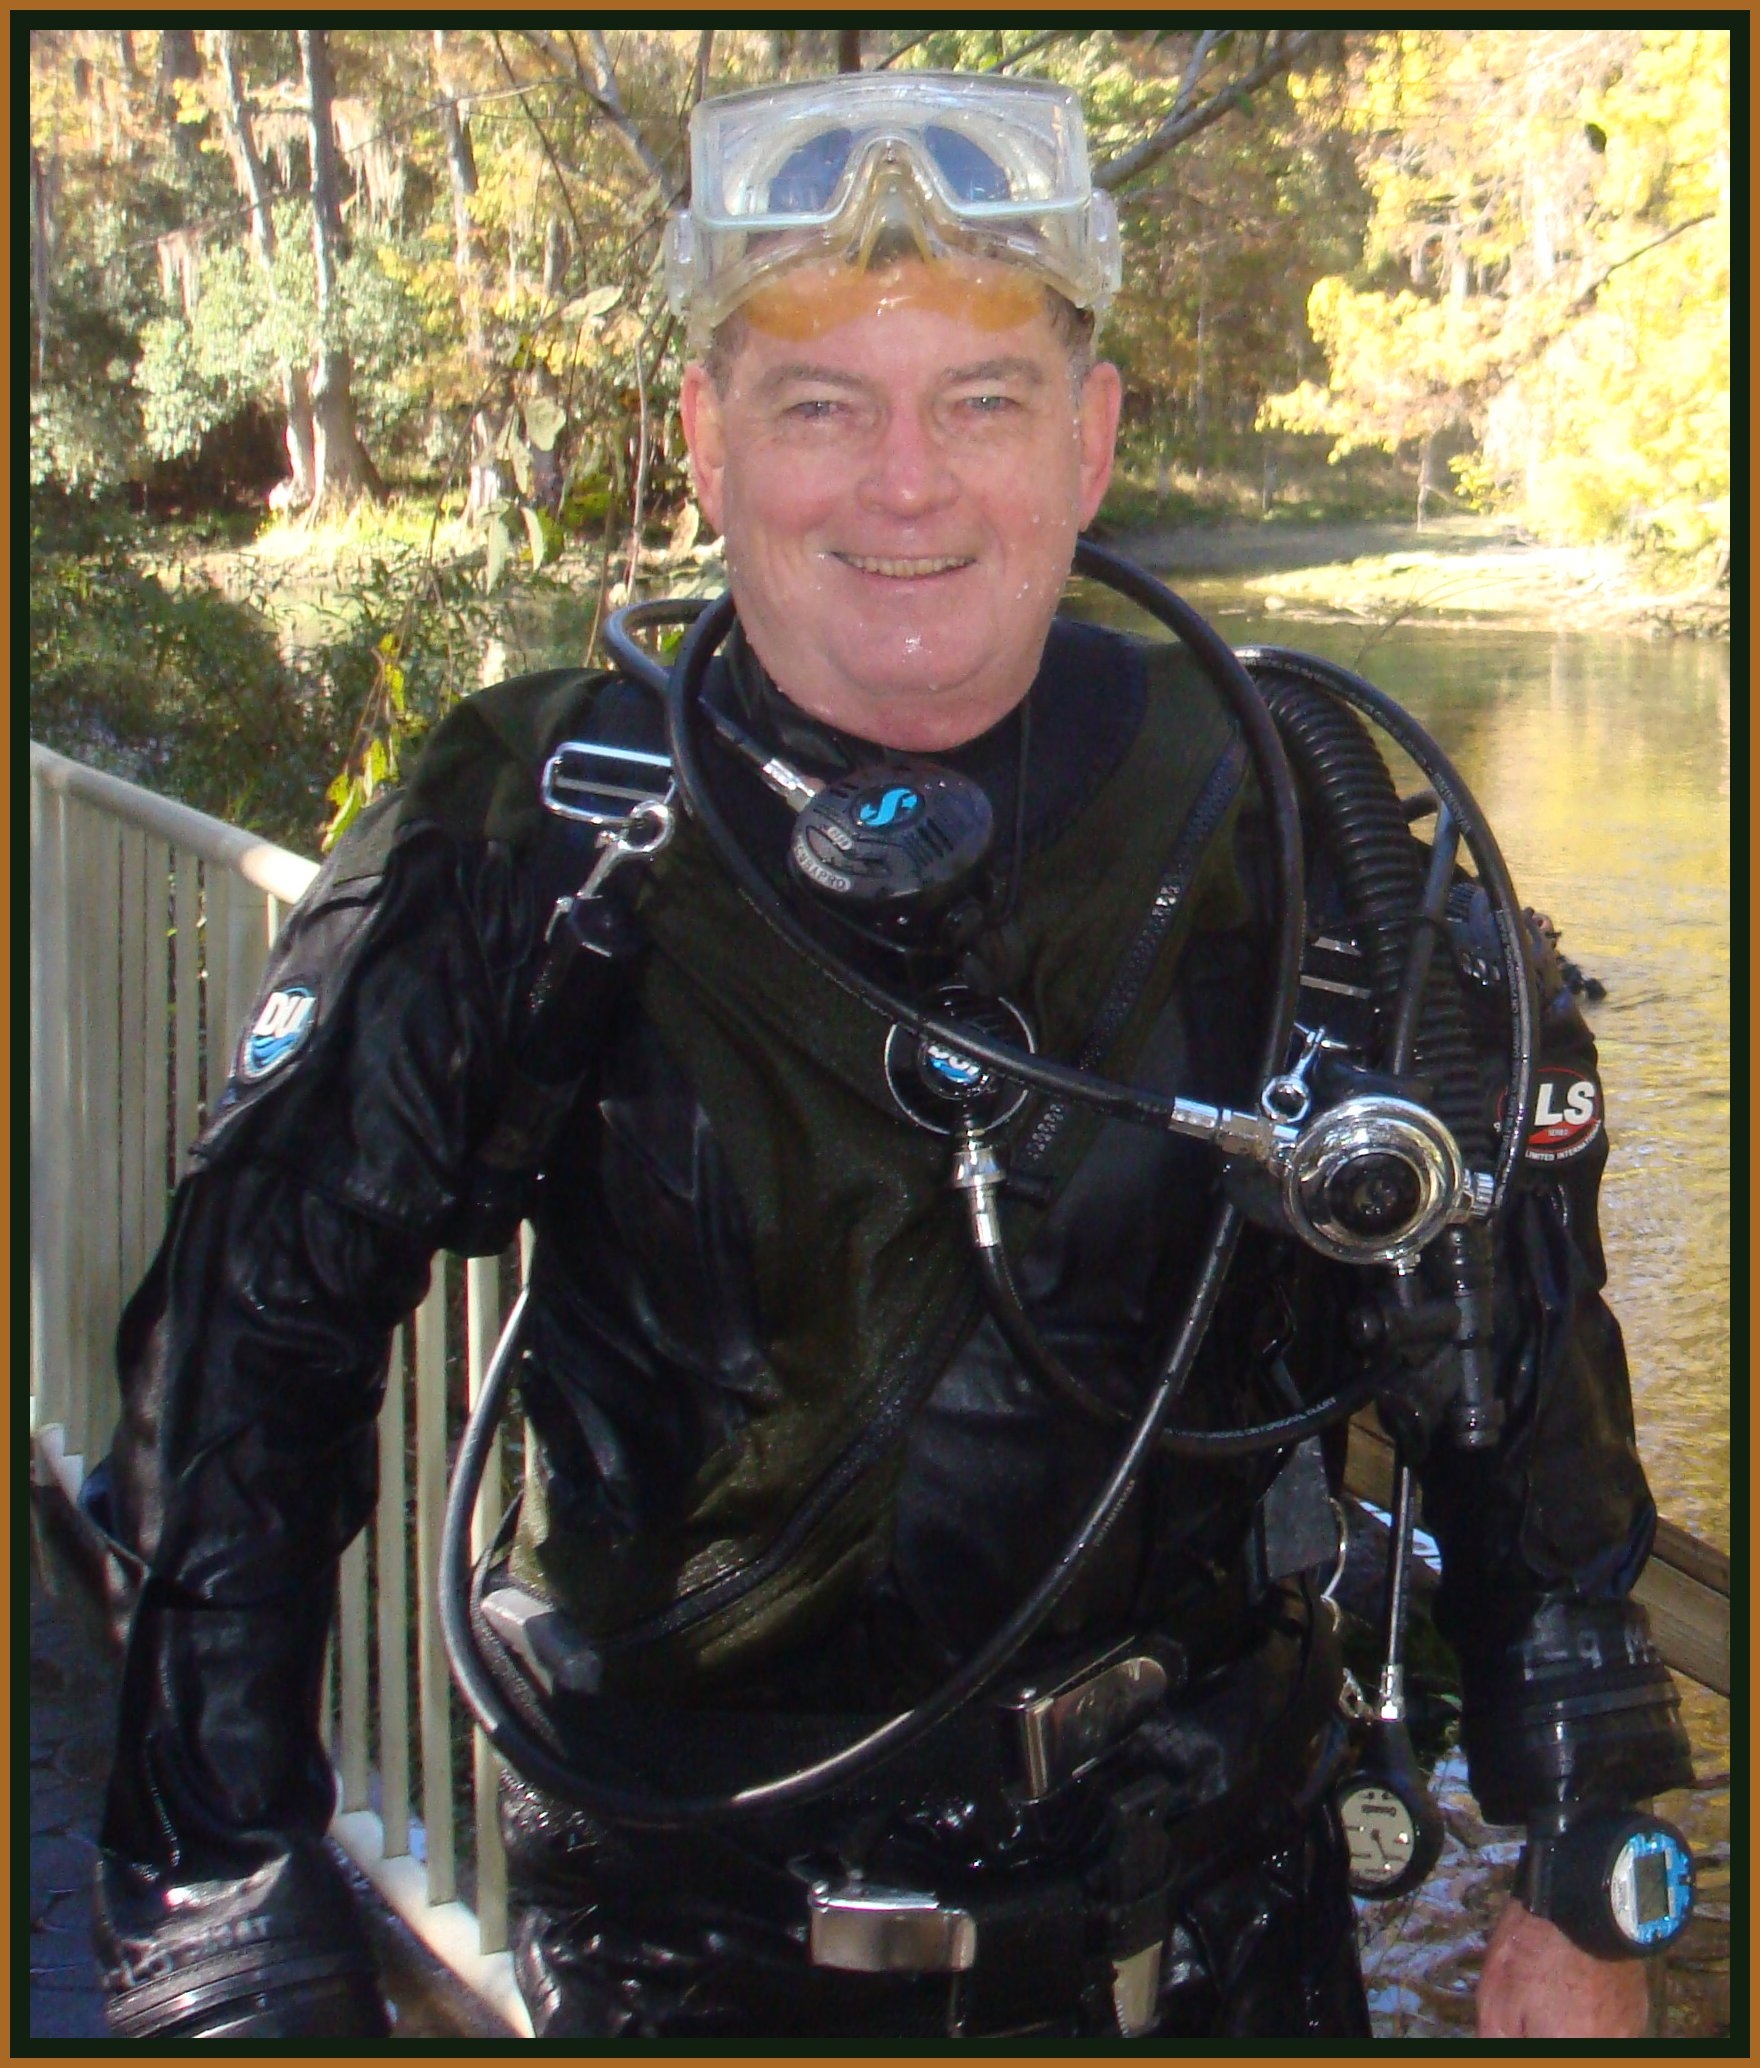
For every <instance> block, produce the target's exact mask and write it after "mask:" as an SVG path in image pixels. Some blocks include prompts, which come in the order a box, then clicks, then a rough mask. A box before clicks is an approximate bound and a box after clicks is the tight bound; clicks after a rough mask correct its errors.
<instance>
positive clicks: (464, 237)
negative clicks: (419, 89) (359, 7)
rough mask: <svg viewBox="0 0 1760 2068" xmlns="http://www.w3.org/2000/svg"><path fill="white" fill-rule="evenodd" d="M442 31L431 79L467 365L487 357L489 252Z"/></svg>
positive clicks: (437, 35) (474, 163)
mask: <svg viewBox="0 0 1760 2068" xmlns="http://www.w3.org/2000/svg"><path fill="white" fill-rule="evenodd" d="M445 51H446V31H445V30H444V29H436V30H435V31H434V83H435V85H436V87H437V88H438V89H439V98H440V130H441V134H442V135H443V136H444V137H445V139H446V164H447V169H448V171H449V173H450V174H451V178H452V264H453V271H454V273H455V275H456V277H457V280H458V307H459V314H460V315H461V316H462V317H463V318H464V332H465V348H466V350H467V351H468V352H469V354H470V359H471V364H472V365H473V366H475V367H478V368H481V367H482V366H483V365H484V364H485V362H486V360H487V358H488V346H487V343H486V341H485V338H484V333H483V307H484V304H485V303H486V302H487V301H488V299H489V295H490V280H489V254H488V252H487V250H486V249H485V248H484V245H483V233H482V231H481V230H480V229H478V227H477V223H476V218H475V217H474V215H473V214H472V212H471V202H472V200H473V198H474V197H475V195H476V191H477V158H476V153H475V152H474V151H473V150H472V149H471V133H470V130H469V128H468V127H467V126H466V123H465V119H464V117H463V116H462V115H461V114H460V113H459V111H458V100H457V95H456V90H455V88H454V85H453V82H452V80H451V79H450V78H449V76H448V74H447V70H446V64H445Z"/></svg>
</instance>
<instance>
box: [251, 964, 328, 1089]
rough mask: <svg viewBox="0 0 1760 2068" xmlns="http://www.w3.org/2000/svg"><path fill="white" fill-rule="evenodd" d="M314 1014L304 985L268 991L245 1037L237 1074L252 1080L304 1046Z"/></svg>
mask: <svg viewBox="0 0 1760 2068" xmlns="http://www.w3.org/2000/svg"><path fill="white" fill-rule="evenodd" d="M317 1012H318V1000H317V995H316V993H315V992H313V991H311V990H310V989H309V988H308V987H307V986H306V985H304V984H282V985H281V986H280V987H279V988H278V989H276V990H274V991H271V992H270V993H269V995H268V997H267V998H265V999H264V1000H263V1004H262V1009H261V1011H259V1012H258V1014H257V1017H256V1019H255V1020H254V1021H253V1022H252V1024H251V1030H250V1032H249V1033H248V1034H247V1035H246V1036H245V1040H244V1049H243V1052H242V1053H241V1054H240V1056H239V1065H238V1067H239V1075H240V1076H241V1077H247V1078H250V1079H253V1080H254V1079H256V1078H258V1077H267V1076H268V1074H269V1072H270V1071H271V1070H276V1069H279V1068H280V1066H281V1065H282V1064H283V1063H285V1062H286V1061H287V1059H288V1057H289V1056H291V1055H293V1054H294V1053H295V1052H296V1051H297V1050H298V1049H299V1048H300V1047H302V1046H303V1045H304V1042H305V1038H306V1036H307V1035H308V1034H309V1033H310V1032H311V1031H312V1023H313V1021H314V1020H315V1019H316V1018H317Z"/></svg>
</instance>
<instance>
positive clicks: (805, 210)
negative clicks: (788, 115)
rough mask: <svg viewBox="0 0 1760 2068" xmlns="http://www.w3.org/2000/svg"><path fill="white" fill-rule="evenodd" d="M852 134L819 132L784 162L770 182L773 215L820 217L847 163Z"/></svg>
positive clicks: (829, 204)
mask: <svg viewBox="0 0 1760 2068" xmlns="http://www.w3.org/2000/svg"><path fill="white" fill-rule="evenodd" d="M850 142H851V132H850V131H849V130H847V129H822V130H821V131H820V132H819V134H818V135H817V136H816V137H814V138H812V140H811V141H810V142H808V143H804V144H802V145H801V147H800V149H799V150H798V151H794V152H792V153H791V154H790V155H789V157H788V158H786V159H785V160H784V161H783V164H782V168H781V170H780V171H779V172H778V173H777V175H776V177H775V178H774V179H773V180H772V181H771V182H770V195H769V208H770V213H771V214H772V215H823V214H824V213H825V211H826V210H827V209H829V208H830V206H831V197H832V196H833V195H834V194H835V193H836V192H837V184H838V182H839V180H841V179H842V178H843V169H844V167H845V166H846V165H847V164H848V163H849V147H850Z"/></svg>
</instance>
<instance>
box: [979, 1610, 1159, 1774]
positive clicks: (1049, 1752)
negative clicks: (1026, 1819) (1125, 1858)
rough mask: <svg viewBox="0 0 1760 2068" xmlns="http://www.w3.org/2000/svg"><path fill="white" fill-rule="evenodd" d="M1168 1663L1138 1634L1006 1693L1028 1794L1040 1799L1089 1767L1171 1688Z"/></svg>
mask: <svg viewBox="0 0 1760 2068" xmlns="http://www.w3.org/2000/svg"><path fill="white" fill-rule="evenodd" d="M1167 1689H1168V1677H1167V1668H1166V1667H1165V1666H1164V1665H1163V1664H1162V1662H1161V1661H1160V1660H1159V1659H1157V1658H1155V1657H1153V1656H1152V1655H1151V1654H1149V1653H1148V1652H1146V1651H1143V1650H1142V1649H1140V1648H1139V1646H1138V1644H1137V1643H1136V1642H1135V1640H1130V1641H1127V1642H1126V1643H1124V1644H1121V1645H1117V1646H1115V1647H1114V1648H1113V1649H1112V1650H1111V1651H1109V1652H1105V1653H1103V1654H1102V1655H1101V1656H1100V1657H1099V1658H1097V1659H1090V1660H1089V1661H1088V1662H1087V1663H1086V1664H1085V1665H1083V1666H1080V1667H1078V1668H1077V1669H1076V1670H1075V1671H1074V1672H1073V1673H1071V1674H1069V1675H1068V1676H1067V1677H1066V1678H1065V1679H1063V1680H1061V1681H1059V1682H1058V1683H1057V1685H1056V1686H1055V1687H1050V1688H1044V1689H1040V1688H1032V1687H1027V1688H1022V1689H1020V1690H1019V1691H1018V1692H1017V1693H1015V1694H1014V1695H1012V1696H1009V1697H1007V1698H1005V1700H1004V1701H1003V1704H1002V1706H1003V1708H1004V1710H1005V1711H1006V1712H1007V1713H1009V1714H1010V1715H1012V1716H1013V1717H1014V1719H1015V1727H1016V1730H1017V1732H1018V1733H1019V1738H1020V1751H1021V1772H1022V1775H1023V1778H1024V1783H1025V1793H1026V1798H1027V1800H1028V1801H1029V1802H1038V1801H1039V1800H1041V1798H1043V1797H1044V1796H1047V1795H1051V1794H1054V1793H1055V1792H1056V1791H1057V1790H1058V1789H1059V1788H1062V1787H1064V1786H1065V1785H1066V1784H1067V1783H1069V1782H1070V1781H1073V1780H1075V1779H1076V1778H1077V1777H1078V1776H1079V1775H1081V1774H1085V1773H1086V1772H1087V1771H1088V1769H1089V1768H1090V1767H1091V1766H1094V1765H1095V1764H1097V1763H1098V1761H1100V1760H1101V1759H1103V1758H1104V1757H1105V1755H1106V1754H1107V1753H1108V1752H1110V1751H1111V1750H1112V1748H1113V1746H1114V1745H1116V1744H1117V1743H1118V1742H1119V1741H1120V1739H1122V1738H1124V1737H1126V1736H1127V1735H1128V1734H1129V1733H1130V1732H1131V1731H1132V1730H1134V1729H1135V1728H1136V1726H1137V1725H1138V1724H1139V1723H1140V1722H1141V1721H1142V1719H1143V1718H1144V1717H1145V1716H1146V1715H1147V1714H1148V1713H1149V1711H1150V1710H1151V1709H1153V1708H1154V1706H1155V1705H1156V1703H1157V1702H1159V1701H1160V1700H1161V1699H1162V1698H1163V1697H1164V1696H1165V1695H1166V1693H1167Z"/></svg>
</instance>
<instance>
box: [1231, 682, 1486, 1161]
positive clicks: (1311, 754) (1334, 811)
mask: <svg viewBox="0 0 1760 2068" xmlns="http://www.w3.org/2000/svg"><path fill="white" fill-rule="evenodd" d="M1254 679H1255V680H1256V681H1257V683H1258V685H1259V688H1260V691H1261V693H1262V694H1263V695H1264V698H1265V701H1266V703H1267V704H1268V705H1269V706H1270V709H1271V712H1272V715H1273V716H1274V717H1275V718H1276V720H1277V723H1278V729H1279V731H1280V732H1281V733H1282V735H1283V740H1284V745H1285V746H1286V748H1287V749H1288V751H1289V756H1290V759H1291V760H1292V761H1293V762H1294V763H1295V765H1296V767H1297V769H1298V770H1299V771H1300V772H1301V774H1302V776H1303V778H1304V780H1305V781H1306V783H1307V786H1308V790H1309V794H1310V797H1311V798H1312V800H1313V808H1314V814H1315V817H1316V819H1317V820H1318V822H1319V824H1320V826H1321V827H1322V829H1323V830H1324V832H1325V835H1326V838H1327V847H1328V852H1329V853H1330V855H1331V856H1332V858H1333V860H1334V862H1335V863H1336V865H1337V868H1338V872H1339V880H1340V889H1341V891H1342V893H1343V897H1344V903H1345V907H1346V910H1347V911H1348V912H1349V913H1350V916H1351V917H1352V919H1353V920H1355V921H1356V922H1357V924H1358V925H1359V926H1360V927H1361V929H1362V935H1363V951H1364V955H1365V958H1366V960H1367V963H1368V978H1369V988H1370V990H1371V991H1372V992H1373V993H1374V997H1375V1002H1376V1006H1377V1008H1378V1013H1379V1017H1380V1019H1381V1023H1382V1025H1383V1027H1384V1029H1386V1030H1387V1031H1389V1032H1391V1029H1392V1026H1393V1023H1394V1020H1395V1018H1396V1017H1397V1015H1398V1013H1399V1009H1400V1003H1401V992H1402V989H1403V987H1404V983H1405V974H1406V965H1407V959H1408V956H1409V955H1410V952H1411V940H1412V933H1413V928H1414V925H1415V924H1416V922H1417V919H1418V915H1419V913H1420V911H1421V909H1422V906H1423V900H1424V864H1423V858H1422V854H1421V851H1420V850H1419V849H1418V848H1417V847H1416V846H1415V845H1414V844H1413V840H1412V835H1411V830H1410V828H1409V826H1408V825H1407V823H1406V814H1405V807H1404V805H1403V804H1402V803H1401V802H1400V797H1399V792H1398V791H1397V790H1396V789H1395V788H1394V783H1393V777H1392V776H1391V775H1390V774H1389V772H1388V768H1387V764H1386V762H1385V761H1383V759H1382V758H1381V754H1380V750H1379V749H1378V748H1377V747H1376V745H1375V742H1374V740H1373V739H1372V738H1371V737H1370V734H1369V731H1368V728H1367V727H1366V726H1365V725H1364V724H1363V722H1362V720H1361V719H1360V718H1358V717H1357V715H1356V713H1355V712H1354V711H1351V710H1349V709H1348V708H1347V707H1346V706H1345V705H1343V704H1341V703H1339V702H1338V701H1337V700H1336V699H1335V698H1334V697H1333V696H1331V695H1329V694H1328V693H1327V692H1326V690H1325V689H1323V688H1318V687H1316V686H1315V685H1314V684H1313V683H1312V682H1311V681H1308V680H1304V679H1302V678H1301V677H1298V676H1296V675H1293V674H1291V673H1289V672H1287V671H1285V670H1283V669H1281V668H1277V667H1260V668H1256V669H1255V670H1254ZM1414 1063H1415V1066H1416V1068H1417V1069H1418V1070H1419V1072H1420V1073H1421V1074H1423V1075H1424V1076H1426V1077H1428V1078H1429V1080H1430V1083H1431V1086H1432V1093H1433V1098H1434V1103H1435V1108H1436V1112H1437V1115H1438V1117H1439V1118H1440V1119H1441V1120H1442V1122H1443V1124H1444V1125H1445V1126H1446V1127H1447V1128H1448V1129H1449V1131H1450V1133H1452V1134H1453V1136H1454V1138H1455V1140H1456V1141H1457V1142H1458V1143H1459V1144H1460V1147H1461V1152H1462V1154H1463V1155H1464V1156H1465V1157H1466V1159H1467V1162H1468V1164H1469V1165H1470V1166H1471V1167H1473V1168H1476V1169H1484V1168H1486V1167H1487V1166H1488V1165H1489V1164H1490V1163H1491V1161H1492V1158H1493V1154H1494V1149H1493V1144H1492V1138H1491V1130H1490V1127H1489V1126H1488V1124H1487V1122H1486V1119H1485V1114H1484V1108H1483V1106H1482V1104H1481V1100H1480V1090H1479V1067H1478V1061H1477V1058H1476V1057H1475V1055H1474V1052H1473V1040H1472V1033H1471V1030H1470V1029H1469V1027H1468V1025H1467V1016H1466V1008H1465V1005H1464V1004H1463V1002H1462V999H1461V995H1460V986H1459V984H1458V982H1457V981H1456V978H1455V974H1454V966H1453V963H1452V961H1451V959H1450V958H1448V957H1446V956H1444V957H1441V958H1438V959H1436V960H1433V961H1432V963H1431V965H1430V968H1429V971H1428V973H1427V975H1426V978H1425V989H1424V997H1423V1007H1422V1012H1421V1015H1420V1018H1419V1022H1418V1039H1417V1047H1416V1053H1415V1056H1414Z"/></svg>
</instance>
